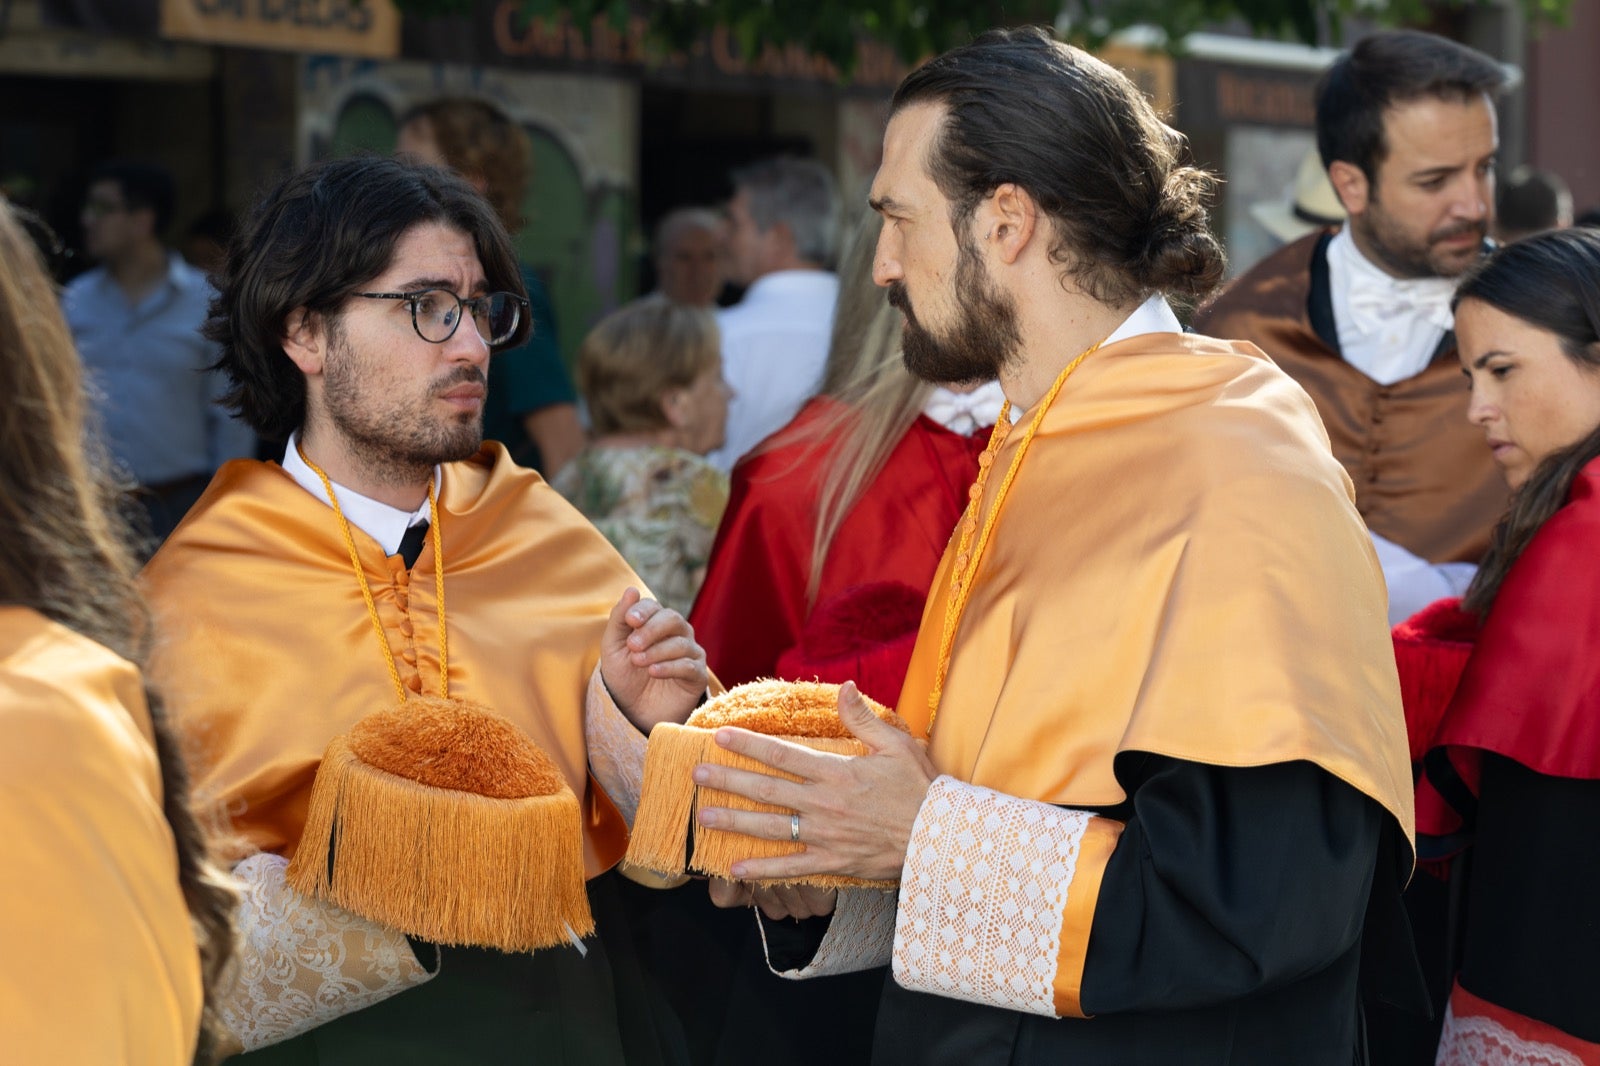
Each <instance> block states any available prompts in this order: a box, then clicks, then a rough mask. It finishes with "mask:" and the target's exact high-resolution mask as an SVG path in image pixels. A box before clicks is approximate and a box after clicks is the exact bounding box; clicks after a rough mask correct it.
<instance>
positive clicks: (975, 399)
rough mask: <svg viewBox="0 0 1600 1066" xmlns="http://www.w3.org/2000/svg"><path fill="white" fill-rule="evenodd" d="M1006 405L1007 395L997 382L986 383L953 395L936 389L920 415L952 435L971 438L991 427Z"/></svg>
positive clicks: (943, 388) (943, 389) (942, 388)
mask: <svg viewBox="0 0 1600 1066" xmlns="http://www.w3.org/2000/svg"><path fill="white" fill-rule="evenodd" d="M1005 402H1006V394H1005V393H1004V392H1002V391H1001V389H1000V383H999V382H998V381H986V382H984V383H983V384H982V385H979V386H978V387H977V388H975V389H973V390H972V391H971V392H956V391H955V390H953V389H947V388H945V387H944V386H943V385H935V386H934V387H933V390H932V391H931V392H929V393H928V399H927V402H926V403H924V404H923V405H922V413H923V414H925V415H927V416H928V417H929V418H931V419H933V420H934V421H935V422H937V423H939V424H940V425H941V426H943V427H944V428H945V429H948V430H950V431H951V432H952V433H959V434H961V435H962V436H963V437H970V436H972V434H974V433H976V432H977V431H978V430H980V429H987V428H988V427H990V426H992V425H994V424H995V422H997V421H998V420H999V418H1000V408H1001V406H1002V405H1003V404H1004V403H1005Z"/></svg>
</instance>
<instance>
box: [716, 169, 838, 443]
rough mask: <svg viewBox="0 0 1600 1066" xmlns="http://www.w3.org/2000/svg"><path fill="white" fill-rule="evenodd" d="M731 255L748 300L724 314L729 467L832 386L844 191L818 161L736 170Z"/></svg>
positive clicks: (730, 216) (735, 276) (720, 321)
mask: <svg viewBox="0 0 1600 1066" xmlns="http://www.w3.org/2000/svg"><path fill="white" fill-rule="evenodd" d="M733 185H734V194H733V199H732V200H730V201H729V202H728V258H729V271H730V273H731V274H732V279H733V281H735V282H737V283H738V284H740V285H747V286H749V288H748V289H747V290H746V291H745V295H744V299H743V300H742V301H741V302H740V303H739V304H738V306H736V307H731V308H729V309H728V310H726V311H724V312H722V313H721V314H719V315H718V316H717V324H718V325H719V326H720V327H721V328H722V374H723V377H724V378H726V379H727V382H728V384H729V385H730V386H731V387H732V388H733V400H732V401H731V402H730V403H729V404H728V436H727V441H726V443H724V444H723V446H722V447H721V448H718V449H717V450H716V451H714V452H712V453H711V454H710V455H708V456H707V458H708V459H710V460H711V462H713V463H714V464H716V465H717V466H718V467H720V468H721V469H723V470H731V469H732V468H733V464H734V463H736V462H738V461H739V459H740V458H741V457H742V456H743V455H744V454H745V453H746V452H748V451H750V449H752V448H754V447H755V446H756V445H757V444H760V443H761V441H762V440H763V439H765V438H766V437H767V436H768V435H769V434H771V433H773V432H775V431H776V430H778V429H781V428H782V427H783V426H785V425H787V424H788V422H789V420H790V419H791V418H793V417H794V415H795V412H797V411H799V410H800V405H801V404H803V403H805V402H806V400H808V399H810V398H811V397H812V396H813V395H814V394H815V393H816V391H817V389H818V388H819V387H820V386H821V384H822V369H823V364H824V363H825V362H827V358H828V338H829V335H830V334H831V333H832V330H833V305H834V302H835V300H836V299H837V297H838V294H839V279H838V278H837V277H835V276H834V274H833V273H832V270H831V267H832V266H833V260H834V255H835V253H836V251H837V248H838V232H839V192H838V188H837V186H836V184H835V182H834V180H833V175H831V174H829V173H828V170H827V168H826V167H824V166H823V165H822V164H821V163H819V162H817V161H816V160H814V159H794V158H787V157H780V158H776V159H767V160H762V161H761V162H758V163H753V164H751V165H750V166H748V167H744V168H742V169H740V170H737V171H735V172H734V174H733Z"/></svg>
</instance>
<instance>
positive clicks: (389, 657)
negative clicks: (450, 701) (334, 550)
mask: <svg viewBox="0 0 1600 1066" xmlns="http://www.w3.org/2000/svg"><path fill="white" fill-rule="evenodd" d="M295 448H296V450H298V451H299V452H300V458H301V459H302V460H304V461H305V464H306V466H308V467H310V468H311V472H312V473H314V474H316V475H317V477H318V478H320V479H321V480H322V490H323V491H324V492H326V493H327V494H328V502H329V503H330V504H332V505H333V514H334V517H335V518H337V519H338V520H339V532H340V533H341V534H343V535H344V546H345V548H346V550H348V551H349V552H350V565H351V566H352V567H354V568H355V572H356V583H357V584H359V585H360V586H361V598H362V599H363V600H365V601H366V604H367V617H368V618H369V619H371V620H372V631H373V633H375V634H376V635H377V637H378V647H379V648H380V649H381V650H382V651H383V661H384V664H385V665H386V666H388V667H389V680H390V681H393V682H394V690H395V692H396V693H398V694H399V697H400V702H401V703H404V702H405V701H406V698H407V695H408V694H407V691H406V686H405V682H403V681H401V680H400V667H399V666H398V665H396V663H395V661H394V649H392V648H390V647H389V637H388V634H386V633H384V631H383V620H382V619H380V618H379V617H378V605H377V603H376V602H375V601H374V600H373V598H372V587H371V586H370V585H369V584H368V583H367V571H366V568H365V567H363V566H362V565H361V555H360V553H359V552H357V551H356V538H355V535H354V534H353V533H351V532H350V520H349V519H347V518H345V516H344V509H343V508H341V507H340V506H339V497H338V496H336V495H334V491H333V482H331V481H329V480H328V475H327V474H325V473H323V470H322V467H320V466H318V465H317V464H316V463H314V462H312V461H311V459H310V457H309V456H307V455H306V452H305V449H304V448H303V447H301V446H300V442H299V441H296V442H295ZM428 520H429V521H430V523H432V528H431V529H430V530H429V532H430V533H431V534H432V536H433V588H434V595H435V596H436V597H437V599H438V614H439V674H440V689H441V690H442V694H443V695H444V696H449V695H450V674H449V660H448V658H447V656H448V653H447V651H446V650H445V621H444V548H443V541H442V540H441V538H440V534H439V498H438V494H437V491H436V489H435V486H434V482H433V478H432V477H430V478H428Z"/></svg>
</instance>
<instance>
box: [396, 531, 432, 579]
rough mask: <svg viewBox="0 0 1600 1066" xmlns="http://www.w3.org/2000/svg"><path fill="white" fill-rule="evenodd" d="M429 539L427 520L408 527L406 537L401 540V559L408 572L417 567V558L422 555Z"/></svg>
mask: <svg viewBox="0 0 1600 1066" xmlns="http://www.w3.org/2000/svg"><path fill="white" fill-rule="evenodd" d="M427 539H428V520H427V519H423V520H422V521H420V522H418V523H417V524H416V525H414V526H408V527H406V535H405V536H403V537H401V538H400V558H401V559H402V560H404V561H405V564H406V569H407V570H410V569H411V568H412V567H413V566H416V565H417V556H419V555H421V554H422V545H423V543H424V542H425V541H426V540H427Z"/></svg>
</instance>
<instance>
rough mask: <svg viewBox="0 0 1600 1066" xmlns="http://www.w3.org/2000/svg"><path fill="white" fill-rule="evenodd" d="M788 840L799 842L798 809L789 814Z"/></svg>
mask: <svg viewBox="0 0 1600 1066" xmlns="http://www.w3.org/2000/svg"><path fill="white" fill-rule="evenodd" d="M789 840H790V842H791V843H795V844H798V843H799V842H800V814H799V812H798V811H796V812H795V813H794V814H791V815H789Z"/></svg>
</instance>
